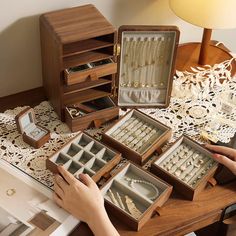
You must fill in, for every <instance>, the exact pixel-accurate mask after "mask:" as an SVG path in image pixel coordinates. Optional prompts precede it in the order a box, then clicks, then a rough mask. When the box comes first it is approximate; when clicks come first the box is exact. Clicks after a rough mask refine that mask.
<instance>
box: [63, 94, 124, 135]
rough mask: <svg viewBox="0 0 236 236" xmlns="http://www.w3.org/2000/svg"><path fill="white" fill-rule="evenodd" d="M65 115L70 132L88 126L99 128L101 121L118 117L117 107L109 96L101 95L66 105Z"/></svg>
mask: <svg viewBox="0 0 236 236" xmlns="http://www.w3.org/2000/svg"><path fill="white" fill-rule="evenodd" d="M65 113H66V114H65V117H66V121H67V125H68V126H69V127H70V129H71V130H72V132H74V131H77V130H84V129H86V128H88V127H89V126H95V127H96V128H99V126H100V125H101V124H102V123H105V122H106V121H110V120H113V119H115V118H117V117H118V114H119V108H118V107H117V106H116V105H115V103H114V102H113V100H112V99H111V98H110V97H109V96H106V97H102V98H98V99H94V100H91V101H87V102H81V103H76V104H72V105H69V106H67V107H66V109H65Z"/></svg>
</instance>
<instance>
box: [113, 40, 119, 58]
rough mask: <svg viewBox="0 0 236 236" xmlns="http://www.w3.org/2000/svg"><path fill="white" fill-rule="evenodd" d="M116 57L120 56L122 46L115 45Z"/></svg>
mask: <svg viewBox="0 0 236 236" xmlns="http://www.w3.org/2000/svg"><path fill="white" fill-rule="evenodd" d="M113 54H114V56H119V55H120V44H118V43H117V44H115V45H114V52H113Z"/></svg>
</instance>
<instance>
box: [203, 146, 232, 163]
mask: <svg viewBox="0 0 236 236" xmlns="http://www.w3.org/2000/svg"><path fill="white" fill-rule="evenodd" d="M205 147H206V148H207V149H209V150H211V151H213V152H216V153H220V154H222V155H225V156H227V157H229V158H231V159H233V160H236V150H235V149H233V148H229V147H224V146H217V145H210V144H206V145H205Z"/></svg>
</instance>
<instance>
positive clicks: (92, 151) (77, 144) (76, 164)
mask: <svg viewBox="0 0 236 236" xmlns="http://www.w3.org/2000/svg"><path fill="white" fill-rule="evenodd" d="M120 159H121V155H120V154H119V153H117V152H114V151H113V150H111V149H110V148H108V147H107V146H105V145H103V144H101V143H100V142H98V141H97V140H95V139H94V138H92V137H91V136H89V135H87V134H85V133H82V132H81V133H80V134H78V135H77V136H76V137H75V138H74V139H72V140H71V141H70V142H68V143H67V144H66V145H65V146H63V147H62V148H61V149H60V150H59V151H57V152H56V153H55V154H53V155H52V156H51V157H50V158H49V159H47V161H46V166H47V168H48V169H49V170H51V171H52V172H53V173H58V170H57V167H58V165H63V166H64V167H65V169H67V170H68V171H69V172H70V173H71V174H73V175H74V176H75V177H76V178H79V174H81V173H85V174H88V175H90V176H91V177H92V179H93V180H94V181H95V182H97V181H98V180H99V179H100V178H101V177H102V176H103V175H105V174H107V173H108V172H109V171H110V170H111V169H112V168H113V167H114V166H115V165H116V164H118V162H119V161H120Z"/></svg>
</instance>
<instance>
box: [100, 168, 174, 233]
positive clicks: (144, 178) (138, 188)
mask: <svg viewBox="0 0 236 236" xmlns="http://www.w3.org/2000/svg"><path fill="white" fill-rule="evenodd" d="M130 179H132V180H133V181H132V182H133V184H130V183H131V181H130ZM101 192H102V194H103V196H104V198H105V205H106V209H107V210H108V212H110V213H111V214H112V215H115V216H116V217H117V218H118V219H119V220H121V221H123V222H124V223H126V224H128V225H129V226H130V227H131V228H132V229H133V230H137V231H138V230H139V229H141V227H142V226H143V225H144V224H145V223H146V222H147V221H148V220H149V219H150V218H151V216H152V215H153V213H154V212H155V211H158V208H159V207H161V206H162V205H163V204H164V203H165V202H166V201H167V200H168V198H169V196H170V194H171V192H172V186H170V185H169V184H167V183H165V182H164V181H163V180H161V179H159V178H156V177H154V176H153V175H152V174H151V173H149V172H147V171H145V170H143V169H142V168H140V167H138V166H136V165H134V164H132V163H127V164H126V165H125V166H124V167H123V168H122V169H121V170H118V171H117V173H116V174H115V175H114V176H113V177H112V178H111V179H110V180H109V181H108V182H107V183H106V184H105V185H104V186H103V187H102V188H101ZM117 193H118V194H117ZM114 199H115V200H114ZM136 209H137V210H136Z"/></svg>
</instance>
